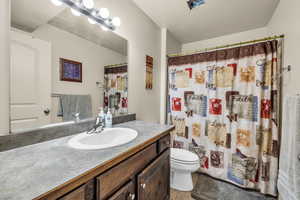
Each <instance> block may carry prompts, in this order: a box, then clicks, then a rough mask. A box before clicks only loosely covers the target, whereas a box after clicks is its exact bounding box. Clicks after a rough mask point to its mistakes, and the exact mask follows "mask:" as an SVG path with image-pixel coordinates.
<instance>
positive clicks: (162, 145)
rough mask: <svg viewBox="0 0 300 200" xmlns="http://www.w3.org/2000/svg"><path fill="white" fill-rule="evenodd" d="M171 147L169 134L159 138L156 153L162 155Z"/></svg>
mask: <svg viewBox="0 0 300 200" xmlns="http://www.w3.org/2000/svg"><path fill="white" fill-rule="evenodd" d="M170 147H171V137H170V134H169V135H167V136H165V137H163V138H161V139H160V140H159V141H158V153H159V154H160V153H162V152H163V151H164V150H166V149H168V148H170Z"/></svg>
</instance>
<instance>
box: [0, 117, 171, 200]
mask: <svg viewBox="0 0 300 200" xmlns="http://www.w3.org/2000/svg"><path fill="white" fill-rule="evenodd" d="M114 127H124V128H125V127H126V128H131V129H134V130H136V131H137V132H138V136H137V138H136V139H135V140H133V141H132V142H130V143H128V144H125V145H122V146H118V147H113V148H109V149H102V150H78V149H73V148H70V147H69V146H68V145H67V141H68V140H69V139H70V138H72V137H73V136H68V137H63V138H58V139H55V140H51V141H47V142H43V143H38V144H34V145H30V146H26V147H21V148H17V149H12V150H9V151H4V152H0V160H2V161H0V162H1V165H2V166H1V168H0V176H1V179H2V178H3V180H6V181H5V182H2V183H1V188H0V199H9V200H10V199H12V200H14V199H18V200H23V199H24V200H25V199H26V200H27V199H35V200H44V199H47V200H50V199H51V200H52V199H53V200H56V199H58V200H106V199H107V200H134V199H140V200H146V199H147V200H152V199H153V200H166V199H169V197H170V183H169V181H170V131H171V130H172V129H173V127H172V126H167V125H159V124H153V123H146V122H143V121H131V122H126V123H122V124H118V125H116V126H114ZM4 160H5V161H7V162H5V163H4V162H3V161H4Z"/></svg>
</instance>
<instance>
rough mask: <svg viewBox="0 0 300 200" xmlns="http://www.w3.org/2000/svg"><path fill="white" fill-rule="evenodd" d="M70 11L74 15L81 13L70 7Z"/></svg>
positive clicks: (77, 15)
mask: <svg viewBox="0 0 300 200" xmlns="http://www.w3.org/2000/svg"><path fill="white" fill-rule="evenodd" d="M71 13H72V14H73V15H74V16H76V17H79V16H80V15H81V14H80V12H78V11H77V10H75V9H74V8H71Z"/></svg>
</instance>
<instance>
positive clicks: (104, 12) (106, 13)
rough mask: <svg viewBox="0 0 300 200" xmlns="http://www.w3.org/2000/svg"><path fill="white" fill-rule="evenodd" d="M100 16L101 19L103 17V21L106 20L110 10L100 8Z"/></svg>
mask: <svg viewBox="0 0 300 200" xmlns="http://www.w3.org/2000/svg"><path fill="white" fill-rule="evenodd" d="M99 15H100V17H102V18H103V19H106V18H108V17H109V10H108V9H107V8H100V10H99Z"/></svg>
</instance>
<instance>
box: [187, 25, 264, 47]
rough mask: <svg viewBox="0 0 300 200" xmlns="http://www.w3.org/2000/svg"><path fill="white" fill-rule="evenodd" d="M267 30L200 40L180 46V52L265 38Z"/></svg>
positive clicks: (255, 30) (262, 29)
mask: <svg viewBox="0 0 300 200" xmlns="http://www.w3.org/2000/svg"><path fill="white" fill-rule="evenodd" d="M268 35H269V34H268V29H267V28H266V27H264V28H259V29H253V30H250V31H244V32H240V33H234V34H230V35H224V36H221V37H217V38H212V39H208V40H201V41H197V42H191V43H186V44H183V45H182V52H189V51H195V50H202V49H205V48H212V47H216V46H222V45H227V44H232V43H238V42H244V41H248V40H255V39H260V38H264V37H267V36H268Z"/></svg>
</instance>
